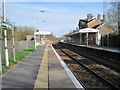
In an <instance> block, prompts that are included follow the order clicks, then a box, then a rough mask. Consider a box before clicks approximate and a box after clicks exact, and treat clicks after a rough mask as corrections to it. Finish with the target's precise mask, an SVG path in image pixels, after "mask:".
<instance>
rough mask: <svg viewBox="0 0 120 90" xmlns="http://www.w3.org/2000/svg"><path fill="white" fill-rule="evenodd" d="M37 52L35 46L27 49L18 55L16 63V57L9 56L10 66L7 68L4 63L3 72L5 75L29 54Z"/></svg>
mask: <svg viewBox="0 0 120 90" xmlns="http://www.w3.org/2000/svg"><path fill="white" fill-rule="evenodd" d="M37 48H39V46H37ZM34 50H35V48H34V46H33V47H30V48H27V49H25V50H23V51H21V52H19V53H17V54H16V62H14V57H13V56H9V66H5V62H3V63H2V72H3V73H5V72H6V71H7V70H9V69H10V68H11V67H12V66H14V65H15V64H17V63H18V62H20V61H21V60H22V59H23V58H24V57H25V56H27V55H28V54H30V53H31V52H33V51H34Z"/></svg>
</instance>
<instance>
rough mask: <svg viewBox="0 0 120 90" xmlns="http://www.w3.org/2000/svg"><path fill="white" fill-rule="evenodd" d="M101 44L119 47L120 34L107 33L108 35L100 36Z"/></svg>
mask: <svg viewBox="0 0 120 90" xmlns="http://www.w3.org/2000/svg"><path fill="white" fill-rule="evenodd" d="M101 45H102V46H110V47H119V48H120V35H119V34H118V35H112V34H108V35H104V36H102V38H101Z"/></svg>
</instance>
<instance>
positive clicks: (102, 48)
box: [62, 42, 120, 53]
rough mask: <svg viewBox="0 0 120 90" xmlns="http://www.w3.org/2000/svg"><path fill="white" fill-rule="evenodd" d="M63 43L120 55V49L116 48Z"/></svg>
mask: <svg viewBox="0 0 120 90" xmlns="http://www.w3.org/2000/svg"><path fill="white" fill-rule="evenodd" d="M62 43H66V44H71V45H76V46H81V47H88V48H93V49H98V50H104V51H109V52H113V53H114V52H115V53H120V48H115V47H107V46H98V45H79V44H73V43H70V42H62Z"/></svg>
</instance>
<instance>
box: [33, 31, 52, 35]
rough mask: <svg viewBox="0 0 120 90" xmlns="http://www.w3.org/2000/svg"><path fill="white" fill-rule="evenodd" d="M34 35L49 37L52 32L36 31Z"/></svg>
mask: <svg viewBox="0 0 120 90" xmlns="http://www.w3.org/2000/svg"><path fill="white" fill-rule="evenodd" d="M34 34H36V35H51V34H52V32H49V31H38V32H35V33H34Z"/></svg>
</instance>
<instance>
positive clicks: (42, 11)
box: [34, 10, 45, 49]
mask: <svg viewBox="0 0 120 90" xmlns="http://www.w3.org/2000/svg"><path fill="white" fill-rule="evenodd" d="M40 12H41V13H44V12H45V11H44V10H41V11H40ZM35 16H36V15H35V13H34V43H35V49H36V46H37V45H36V35H35V34H36V29H35V24H36V20H35Z"/></svg>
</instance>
